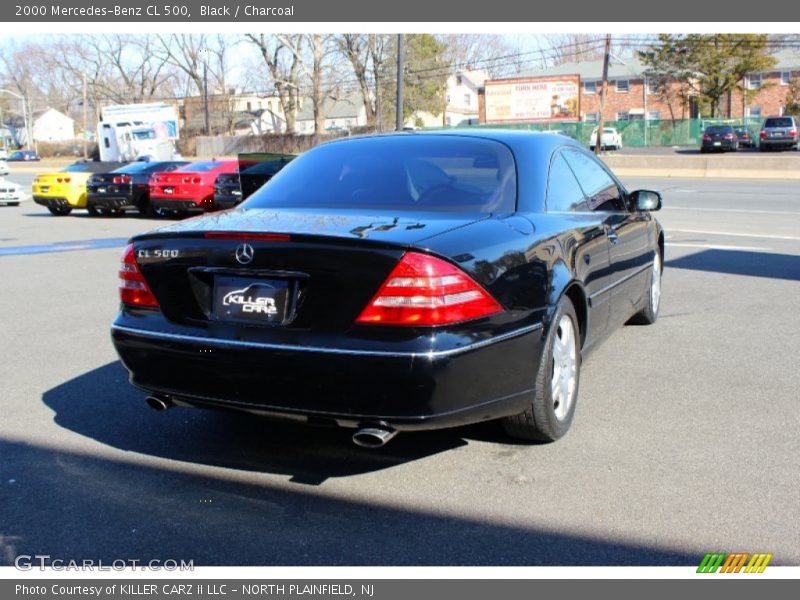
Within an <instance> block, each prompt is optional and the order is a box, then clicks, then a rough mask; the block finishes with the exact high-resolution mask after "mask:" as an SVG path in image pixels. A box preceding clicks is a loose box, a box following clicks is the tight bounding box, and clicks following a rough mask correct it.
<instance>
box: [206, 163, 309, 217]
mask: <svg viewBox="0 0 800 600" xmlns="http://www.w3.org/2000/svg"><path fill="white" fill-rule="evenodd" d="M254 156H256V157H258V158H263V157H264V156H265V155H263V154H258V155H252V154H244V155H240V156H239V172H238V173H222V174H221V175H218V176H217V180H216V182H215V183H214V204H215V205H216V208H232V207H234V206H236V205H237V204H239V203H240V202H242V201H243V200H246V199H247V198H249V197H250V196H252V195H253V193H254V192H256V191H257V190H258V189H259V188H260V187H261V186H262V185H264V184H265V183H267V182H268V181H269V180H270V179H272V178H273V177H274V176H275V175H276V174H277V173H278V171H280V170H281V169H282V168H283V167H285V166H286V165H287V164H289V162H290V161H291V160H292V159H293V158H294V156H293V155H289V154H283V155H281V154H275V155H269V156H271V157H272V159H271V160H260V161H259V162H257V163H256V164H253V160H257V159H254Z"/></svg>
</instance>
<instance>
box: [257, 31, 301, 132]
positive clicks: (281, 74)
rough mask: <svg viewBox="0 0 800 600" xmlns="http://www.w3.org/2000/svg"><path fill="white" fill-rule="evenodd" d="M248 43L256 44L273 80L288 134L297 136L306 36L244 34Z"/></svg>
mask: <svg viewBox="0 0 800 600" xmlns="http://www.w3.org/2000/svg"><path fill="white" fill-rule="evenodd" d="M245 39H246V40H247V41H248V42H250V43H252V44H254V45H255V46H256V47H257V48H258V51H259V52H260V53H261V57H262V58H263V59H264V63H265V64H266V65H267V68H268V69H269V73H270V76H271V77H272V83H273V85H274V86H275V92H276V95H277V96H278V102H279V103H280V105H281V111H282V112H283V118H284V119H285V121H286V133H294V132H295V128H296V119H297V108H298V95H299V79H300V73H301V70H300V65H301V62H302V60H301V52H302V46H303V40H304V39H305V37H304V35H302V34H294V35H282V36H277V35H264V34H263V33H258V34H254V33H248V34H245Z"/></svg>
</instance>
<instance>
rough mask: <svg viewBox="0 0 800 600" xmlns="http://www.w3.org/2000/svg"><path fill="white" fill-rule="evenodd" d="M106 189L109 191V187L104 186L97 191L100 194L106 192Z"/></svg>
mask: <svg viewBox="0 0 800 600" xmlns="http://www.w3.org/2000/svg"><path fill="white" fill-rule="evenodd" d="M106 191H107V188H104V187H99V188H97V193H98V194H105V193H106Z"/></svg>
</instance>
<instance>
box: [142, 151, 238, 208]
mask: <svg viewBox="0 0 800 600" xmlns="http://www.w3.org/2000/svg"><path fill="white" fill-rule="evenodd" d="M238 170H239V161H238V160H209V161H201V162H195V163H191V164H188V165H186V166H184V167H181V168H180V169H176V170H175V171H170V172H163V173H154V174H153V177H152V178H151V179H150V205H151V206H152V207H153V209H154V210H155V211H156V212H157V213H158V214H160V215H163V214H170V213H171V214H184V213H189V212H206V211H212V210H215V208H216V206H215V205H214V182H215V181H216V179H217V175H219V174H220V173H229V172H231V171H233V172H237V171H238Z"/></svg>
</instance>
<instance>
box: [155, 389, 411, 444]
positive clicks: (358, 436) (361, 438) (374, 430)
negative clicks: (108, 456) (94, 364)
mask: <svg viewBox="0 0 800 600" xmlns="http://www.w3.org/2000/svg"><path fill="white" fill-rule="evenodd" d="M144 401H145V402H146V403H147V406H149V407H150V408H152V409H153V410H156V411H159V412H161V411H164V410H167V409H170V408H172V407H173V406H175V404H174V403H173V402H172V400H171V399H170V398H169V396H156V395H153V396H148V397H147V398H145V400H144ZM396 435H397V431H396V430H394V429H391V428H389V427H384V426H382V425H375V426H372V427H362V428H360V429H359V430H358V431H356V432H355V433H354V434H353V443H354V444H355V445H356V446H360V447H361V448H370V449H375V448H382V447H383V446H385V445H386V444H387V443H389V441H390V440H391V439H392V438H393V437H394V436H396Z"/></svg>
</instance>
